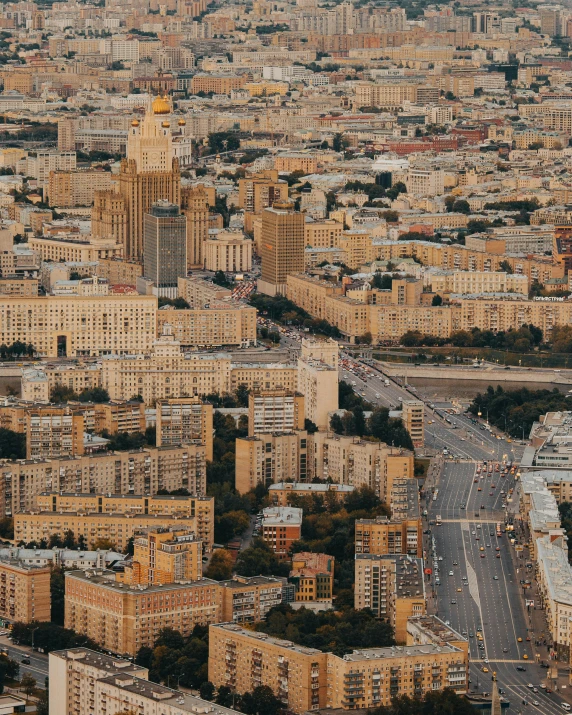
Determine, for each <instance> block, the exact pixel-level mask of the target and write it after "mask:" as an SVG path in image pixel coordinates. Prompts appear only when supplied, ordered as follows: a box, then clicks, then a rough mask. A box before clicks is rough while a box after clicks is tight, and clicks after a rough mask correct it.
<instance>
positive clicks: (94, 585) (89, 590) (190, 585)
mask: <svg viewBox="0 0 572 715" xmlns="http://www.w3.org/2000/svg"><path fill="white" fill-rule="evenodd" d="M115 576H116V575H115V573H114V572H112V571H93V572H92V571H68V572H67V573H66V574H65V581H66V584H65V589H66V595H65V627H66V628H71V629H72V630H74V631H75V632H76V633H80V634H82V635H86V636H88V638H91V639H93V640H94V641H95V642H96V643H98V644H99V646H101V647H102V648H103V649H105V650H109V651H111V652H112V653H118V654H125V655H131V656H134V655H136V653H137V651H138V650H139V648H141V647H142V646H150V647H153V646H154V644H155V641H156V640H157V638H158V636H159V633H160V632H161V630H162V629H163V628H172V629H174V630H177V631H179V633H181V635H182V636H183V637H186V636H188V635H190V634H191V633H192V631H193V628H194V627H195V626H197V625H202V626H206V625H208V624H209V623H218V622H219V621H220V618H221V611H222V589H221V587H220V585H219V584H218V583H217V582H216V581H211V580H209V579H204V578H203V579H202V580H200V581H195V582H187V583H172V584H165V585H158V586H143V585H141V586H139V587H138V588H134V589H131V588H129V587H128V586H127V584H123V583H121V582H120V581H116V580H115Z"/></svg>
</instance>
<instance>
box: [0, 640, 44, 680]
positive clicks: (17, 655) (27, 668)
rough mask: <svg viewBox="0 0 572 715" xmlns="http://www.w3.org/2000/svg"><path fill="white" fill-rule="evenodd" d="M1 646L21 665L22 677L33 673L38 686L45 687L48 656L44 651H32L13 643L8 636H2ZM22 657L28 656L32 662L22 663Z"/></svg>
mask: <svg viewBox="0 0 572 715" xmlns="http://www.w3.org/2000/svg"><path fill="white" fill-rule="evenodd" d="M0 647H1V648H2V649H3V650H7V651H8V655H9V657H10V658H12V660H15V661H16V662H17V663H18V665H19V666H20V677H22V675H23V674H24V673H31V674H32V675H33V676H34V678H35V679H36V684H37V687H38V688H42V689H43V688H44V687H45V679H46V678H47V677H48V656H47V655H43V654H42V653H35V652H32V650H31V648H27V647H24V646H15V645H13V644H12V643H11V642H10V641H9V640H8V639H7V638H6V637H2V638H0ZM22 658H28V659H29V660H30V664H29V665H27V664H24V663H22Z"/></svg>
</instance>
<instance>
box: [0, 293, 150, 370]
mask: <svg viewBox="0 0 572 715" xmlns="http://www.w3.org/2000/svg"><path fill="white" fill-rule="evenodd" d="M156 313H157V299H156V298H155V297H153V296H140V295H107V296H90V297H87V296H86V297H84V296H77V295H74V296H70V297H67V296H66V297H59V296H45V297H39V298H18V297H11V296H0V342H2V343H4V344H5V345H11V344H12V343H14V342H16V341H21V342H25V343H29V342H31V341H32V342H33V344H34V347H35V348H36V351H37V352H38V353H39V354H40V355H44V356H46V357H57V356H62V357H77V356H81V355H84V356H90V355H104V354H109V353H115V354H117V355H121V354H128V353H132V352H149V351H150V349H151V347H152V344H153V341H154V339H155V329H156V328H155V320H156Z"/></svg>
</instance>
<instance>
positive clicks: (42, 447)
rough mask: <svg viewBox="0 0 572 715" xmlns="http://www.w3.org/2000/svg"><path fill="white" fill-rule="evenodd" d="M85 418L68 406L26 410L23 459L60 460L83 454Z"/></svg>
mask: <svg viewBox="0 0 572 715" xmlns="http://www.w3.org/2000/svg"><path fill="white" fill-rule="evenodd" d="M84 429H85V427H84V417H83V415H82V414H81V413H80V412H77V411H76V410H73V409H72V408H70V407H69V406H68V405H64V406H58V405H46V406H41V407H40V406H37V407H31V408H29V409H26V429H25V431H26V459H52V458H55V459H59V458H60V457H75V456H76V455H82V454H83V453H84V451H85V450H84V436H83V435H84Z"/></svg>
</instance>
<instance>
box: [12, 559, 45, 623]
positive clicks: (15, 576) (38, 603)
mask: <svg viewBox="0 0 572 715" xmlns="http://www.w3.org/2000/svg"><path fill="white" fill-rule="evenodd" d="M50 574H51V569H50V568H49V567H48V566H40V567H38V566H36V565H29V564H26V563H24V562H23V561H21V560H20V559H10V558H8V559H5V560H4V559H1V560H0V618H2V619H5V620H7V621H9V622H10V623H15V622H16V621H18V622H21V623H30V621H51V619H52V616H51V603H52V601H51V594H50Z"/></svg>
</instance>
